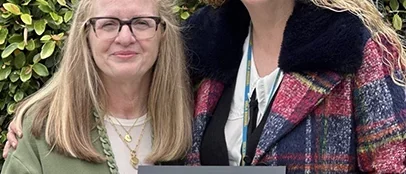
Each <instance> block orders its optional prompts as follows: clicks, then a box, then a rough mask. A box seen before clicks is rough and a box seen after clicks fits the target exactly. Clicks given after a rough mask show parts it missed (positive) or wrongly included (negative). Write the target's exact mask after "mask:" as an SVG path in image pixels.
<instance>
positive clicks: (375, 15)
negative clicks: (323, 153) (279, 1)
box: [203, 0, 406, 86]
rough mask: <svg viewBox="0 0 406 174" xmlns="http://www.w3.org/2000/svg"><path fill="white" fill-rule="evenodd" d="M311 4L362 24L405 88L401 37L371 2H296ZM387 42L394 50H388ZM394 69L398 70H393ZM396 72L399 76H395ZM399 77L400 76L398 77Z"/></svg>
mask: <svg viewBox="0 0 406 174" xmlns="http://www.w3.org/2000/svg"><path fill="white" fill-rule="evenodd" d="M225 1H227V0H203V2H205V3H207V4H209V5H212V6H214V7H218V6H221V5H222V4H223V3H224V2H225ZM297 1H305V2H311V3H313V4H315V5H316V6H318V7H321V8H325V9H329V10H332V11H336V12H344V11H348V12H350V13H352V14H354V15H356V16H358V18H359V19H361V21H362V22H363V23H364V25H365V27H366V28H367V29H368V30H369V31H370V33H371V35H372V39H373V40H374V41H375V42H376V43H377V44H378V45H379V46H380V48H381V49H382V51H383V53H384V54H386V55H389V57H385V59H384V63H385V64H386V65H387V66H388V67H389V69H390V70H391V71H390V73H391V74H390V75H391V77H392V80H393V81H394V82H395V83H396V84H397V85H400V86H406V73H405V71H406V52H405V49H406V47H405V45H403V43H402V40H401V36H400V35H398V34H397V33H396V31H395V30H394V29H393V28H392V27H391V26H390V25H389V24H387V23H386V22H385V21H384V20H383V19H382V15H381V13H380V12H379V11H378V9H377V8H376V7H375V5H374V4H373V3H372V2H371V0H297ZM385 42H388V43H389V44H390V45H391V46H392V47H394V48H395V50H388V46H387V44H385ZM395 67H398V69H396V70H395ZM396 71H399V74H397V75H395V73H396ZM399 75H400V76H399Z"/></svg>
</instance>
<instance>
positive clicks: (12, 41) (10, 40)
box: [8, 34, 24, 43]
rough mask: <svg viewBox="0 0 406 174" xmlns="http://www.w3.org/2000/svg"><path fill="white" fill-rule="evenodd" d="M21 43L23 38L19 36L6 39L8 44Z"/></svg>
mask: <svg viewBox="0 0 406 174" xmlns="http://www.w3.org/2000/svg"><path fill="white" fill-rule="evenodd" d="M22 41H24V38H23V36H21V35H20V34H13V35H12V36H11V37H10V38H8V42H10V43H20V42H22Z"/></svg>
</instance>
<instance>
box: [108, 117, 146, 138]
mask: <svg viewBox="0 0 406 174" xmlns="http://www.w3.org/2000/svg"><path fill="white" fill-rule="evenodd" d="M110 115H112V114H110ZM109 118H110V117H109ZM113 118H114V119H115V120H116V121H117V122H118V124H120V126H121V128H122V129H123V130H124V131H125V132H126V134H125V136H124V140H125V141H127V142H129V143H130V142H131V141H132V140H133V137H132V136H131V134H130V132H131V130H132V129H133V128H134V127H135V123H137V121H138V119H139V118H140V117H138V118H137V119H135V121H134V123H133V125H131V127H130V129H128V130H127V129H126V128H125V127H124V126H123V124H121V122H120V121H118V119H117V118H116V117H113ZM110 120H111V119H110Z"/></svg>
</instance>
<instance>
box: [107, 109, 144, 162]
mask: <svg viewBox="0 0 406 174" xmlns="http://www.w3.org/2000/svg"><path fill="white" fill-rule="evenodd" d="M108 118H109V120H110V124H111V125H112V126H113V128H114V130H115V131H116V133H117V134H118V136H119V137H120V139H121V140H122V141H123V143H124V144H125V145H126V146H127V148H128V150H130V152H131V153H130V163H131V165H132V166H133V167H134V168H135V169H138V167H137V166H138V164H139V162H140V160H139V159H138V157H137V150H138V146H139V145H140V142H141V139H142V137H143V136H144V129H145V125H146V124H147V120H145V122H144V124H143V126H142V129H141V133H140V137H138V142H137V144H136V145H135V148H134V149H131V147H130V145H128V142H127V141H125V139H124V138H123V136H122V135H121V134H120V132H119V131H118V130H117V127H116V126H115V125H114V124H113V120H111V118H110V117H108ZM138 118H139V117H138ZM138 118H137V119H138ZM145 119H147V118H145Z"/></svg>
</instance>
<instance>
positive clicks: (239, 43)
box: [184, 0, 370, 83]
mask: <svg viewBox="0 0 406 174" xmlns="http://www.w3.org/2000/svg"><path fill="white" fill-rule="evenodd" d="M249 21H250V19H249V15H248V12H247V10H246V9H245V7H244V5H243V4H242V3H241V1H240V0H229V1H228V2H226V3H225V4H224V5H223V6H221V7H219V8H218V9H213V8H212V7H209V6H207V7H204V8H202V9H200V10H199V11H198V12H196V13H195V14H194V15H192V16H191V17H190V18H189V19H188V21H187V22H186V30H184V36H185V40H186V46H187V54H188V57H189V58H190V59H189V68H190V72H191V74H192V77H193V78H214V79H216V80H221V81H223V82H226V83H228V82H231V81H233V80H234V79H235V77H236V75H237V71H238V68H239V65H240V61H241V57H242V51H243V50H242V48H243V44H244V41H245V38H246V37H247V35H248V26H249ZM369 38H370V34H369V32H368V30H367V29H366V28H365V26H364V25H363V24H362V22H361V21H360V20H359V19H358V17H356V16H355V15H352V14H350V13H349V12H343V13H337V12H332V11H330V10H326V9H321V8H318V7H316V6H314V5H311V4H306V3H302V2H299V1H297V2H296V5H295V9H294V11H293V13H292V15H291V17H290V18H289V20H288V22H287V26H286V29H285V32H284V41H283V43H282V47H281V52H280V57H279V67H280V68H281V69H282V70H283V71H284V72H303V71H335V72H338V73H354V72H356V71H357V69H358V68H359V67H360V65H361V63H362V56H363V49H364V45H365V43H366V41H367V40H368V39H369Z"/></svg>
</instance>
